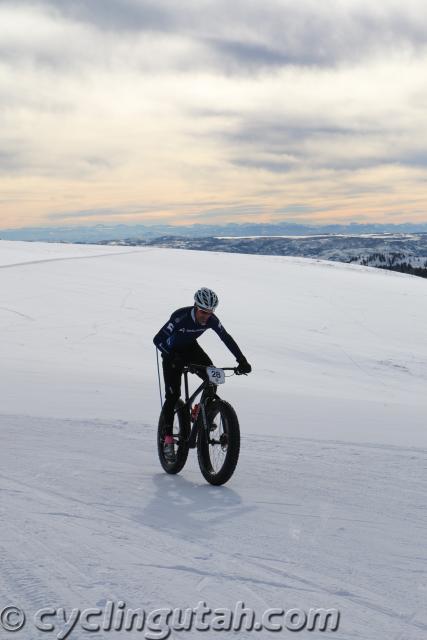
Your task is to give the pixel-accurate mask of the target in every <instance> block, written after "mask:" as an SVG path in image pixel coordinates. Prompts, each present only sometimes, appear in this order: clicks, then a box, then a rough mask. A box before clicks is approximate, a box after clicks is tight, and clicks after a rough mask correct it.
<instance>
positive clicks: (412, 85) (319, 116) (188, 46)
mask: <svg viewBox="0 0 427 640" xmlns="http://www.w3.org/2000/svg"><path fill="white" fill-rule="evenodd" d="M426 66H427V6H426V5H425V2H424V0H423V1H421V0H407V1H406V2H405V4H404V5H401V4H400V3H398V2H397V1H396V0H383V1H382V2H380V3H373V2H372V1H369V2H368V0H345V1H344V0H325V2H319V1H318V0H316V1H315V0H300V1H299V2H295V0H263V1H261V0H233V2H229V1H228V0H227V1H226V0H197V1H196V0H187V1H186V2H184V3H183V2H182V1H178V0H157V1H156V2H154V0H151V1H149V0H90V1H86V0H84V1H83V0H73V1H70V0H13V1H12V0H7V1H1V0H0V134H1V136H2V151H1V153H0V189H1V190H2V191H4V190H7V193H8V198H9V197H11V198H13V197H15V201H16V207H15V209H14V211H16V212H19V211H20V209H19V207H20V206H22V205H21V204H20V202H21V200H20V198H21V194H22V182H20V180H22V178H26V179H27V178H28V179H30V180H31V186H32V191H31V194H34V198H35V199H37V202H39V205H38V208H37V215H45V214H48V215H49V216H53V218H52V219H56V220H59V219H61V216H65V218H66V219H72V218H73V217H75V218H76V219H79V220H80V219H82V218H88V219H90V220H97V219H100V220H101V219H102V217H103V216H105V217H108V219H112V218H114V216H117V217H118V218H121V217H122V216H126V215H128V216H132V217H135V218H137V217H138V216H141V218H143V217H144V216H148V215H151V213H150V212H154V213H153V216H158V219H159V220H161V218H162V216H165V217H166V216H169V217H170V218H173V217H174V216H175V218H176V219H177V220H179V221H182V222H184V221H185V220H186V219H191V220H192V221H194V220H197V219H198V218H200V219H203V218H204V217H205V216H206V217H208V218H209V219H215V216H218V217H219V218H221V219H225V218H226V216H227V215H228V216H230V218H231V219H232V218H233V217H238V219H239V220H240V219H244V218H245V216H246V217H247V218H248V219H249V218H253V217H254V216H256V215H261V213H260V212H263V213H262V215H268V211H269V212H270V214H271V215H277V214H275V213H274V212H276V211H282V212H283V215H284V216H286V215H288V214H289V215H290V210H288V208H287V207H288V206H291V205H292V203H296V202H298V203H301V205H305V206H307V207H309V210H308V211H307V215H310V212H314V211H317V212H319V211H320V212H322V215H323V209H322V206H323V205H322V203H323V202H325V199H326V200H327V201H328V202H332V196H330V194H334V196H333V198H334V199H333V207H334V210H335V211H341V212H343V213H342V215H344V213H345V211H347V210H348V209H349V208H351V210H352V211H353V212H354V199H356V198H357V197H358V193H359V195H360V194H362V195H363V197H364V199H363V198H362V195H360V198H361V199H363V205H364V206H367V207H368V210H369V213H368V214H367V215H371V212H372V211H374V210H375V211H379V210H380V195H381V193H383V194H386V195H384V198H385V199H384V200H383V202H384V203H385V202H386V196H387V198H389V199H391V198H392V197H394V198H395V202H394V203H393V207H392V206H391V202H388V201H387V204H385V205H384V206H386V207H388V208H389V209H390V210H393V211H395V210H396V209H397V200H398V198H400V199H401V200H402V201H403V199H404V197H405V194H406V193H407V192H409V191H410V192H411V193H414V194H415V195H414V198H417V210H419V208H420V201H422V199H423V197H424V199H425V196H423V193H424V191H425V188H424V184H425V167H426V154H425V151H424V150H425V148H426V145H427V131H426V128H425V108H426V104H427V94H426V91H425V68H426ZM390 176H393V177H394V180H393V181H391V179H390ZM396 176H398V178H396ZM51 193H54V194H55V196H54V197H55V200H54V201H52V198H51ZM365 196H366V197H365ZM316 198H317V204H316V202H314V200H315V199H316ZM369 198H371V199H370V200H369ZM374 200H375V206H374V204H372V203H373V202H374ZM140 203H143V206H142V207H140V206H139V205H140ZM146 203H150V208H149V209H148V208H145V207H146ZM208 203H211V204H208ZM248 203H249V204H248ZM151 205H152V206H151ZM317 205H319V206H320V208H319V206H317ZM368 205H369V206H368ZM26 206H28V216H31V215H35V213H33V212H35V211H36V209H35V208H34V209H33V208H31V202H30V198H28V203H27V205H26ZM330 206H332V205H330ZM414 206H415V205H414ZM426 208H427V207H426ZM10 210H12V208H10ZM8 211H9V209H8ZM43 212H44V213H43ZM62 212H64V213H62ZM0 215H1V212H0ZM3 215H9V213H8V212H6V214H3ZM295 215H297V213H295ZM325 215H326V213H325ZM70 216H71V218H70Z"/></svg>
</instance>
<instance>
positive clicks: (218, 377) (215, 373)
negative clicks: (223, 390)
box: [206, 367, 225, 384]
mask: <svg viewBox="0 0 427 640" xmlns="http://www.w3.org/2000/svg"><path fill="white" fill-rule="evenodd" d="M206 371H207V372H208V377H209V380H210V382H213V383H214V384H224V382H225V374H224V371H223V370H222V369H217V368H216V367H207V368H206Z"/></svg>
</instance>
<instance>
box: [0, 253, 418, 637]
mask: <svg viewBox="0 0 427 640" xmlns="http://www.w3.org/2000/svg"><path fill="white" fill-rule="evenodd" d="M199 286H210V287H212V288H213V289H215V290H216V291H217V292H218V294H219V296H220V306H219V308H218V315H219V317H220V318H221V320H222V322H223V324H224V325H225V327H226V328H227V330H228V331H229V332H230V333H231V334H232V335H233V336H234V338H235V339H236V340H237V342H238V343H239V345H240V346H241V348H242V350H243V351H244V353H245V354H246V355H247V357H248V360H249V361H250V362H251V363H252V364H253V368H254V371H253V374H252V375H251V376H248V377H247V378H245V377H239V378H231V379H230V380H228V381H227V384H226V385H225V387H224V388H222V389H221V392H222V395H223V396H224V397H226V398H227V399H228V400H230V401H231V402H232V403H233V405H234V406H235V408H236V410H237V412H238V415H239V418H240V422H241V429H242V452H241V458H240V460H239V465H238V467H237V470H236V473H235V475H234V476H233V478H232V479H231V481H230V482H229V483H228V485H226V486H224V487H210V486H209V485H207V484H206V483H205V482H204V480H203V478H202V476H201V474H200V472H199V471H198V468H197V465H196V461H195V459H194V458H195V456H194V454H190V459H189V462H188V465H187V466H186V468H185V469H184V470H183V471H182V473H181V474H180V475H179V476H175V477H172V476H167V475H165V474H164V473H163V472H162V470H161V468H160V466H159V463H158V461H157V453H156V448H155V432H156V420H157V415H158V412H159V396H158V383H157V372H156V362H155V351H154V347H153V344H152V336H153V335H154V333H155V332H156V331H157V330H158V328H159V327H160V325H161V324H163V323H164V322H165V321H166V320H167V318H168V316H169V313H170V312H171V311H172V310H173V309H175V308H177V307H179V306H184V305H186V304H191V300H192V294H193V292H194V290H195V289H196V288H198V287H199ZM0 294H1V297H0V329H1V335H2V338H3V339H2V341H1V343H0V344H1V346H0V384H1V389H2V392H1V408H0V413H1V415H0V429H1V434H2V439H1V442H2V445H1V447H0V465H1V466H0V509H1V512H2V514H1V515H2V520H1V522H2V527H1V535H0V610H1V609H2V607H4V606H6V605H10V604H13V605H16V606H19V607H22V608H23V609H25V610H26V613H27V623H26V626H25V627H24V629H22V630H21V631H19V632H15V633H11V632H10V633H6V635H5V637H7V638H8V637H11V638H12V637H13V638H25V639H26V638H30V639H33V638H39V637H43V638H49V637H56V636H57V634H58V633H59V631H60V625H59V622H57V624H56V628H55V631H52V633H47V632H41V631H38V630H37V629H35V627H34V625H33V622H32V616H33V614H34V612H35V611H37V610H38V609H40V608H41V607H48V606H51V607H60V606H64V607H65V608H66V611H67V612H68V611H71V610H72V609H73V607H74V608H81V609H84V608H88V607H105V606H106V602H108V601H114V602H115V603H118V602H119V601H120V600H122V601H124V602H125V603H126V606H128V607H132V608H136V607H142V608H144V610H145V611H146V612H149V611H152V610H154V609H156V608H159V607H166V606H172V607H195V606H196V605H197V603H198V602H199V601H200V600H204V601H205V602H206V603H207V605H208V606H209V607H211V608H215V607H230V608H231V609H234V607H235V605H236V603H237V602H238V601H241V600H243V601H244V602H245V605H246V607H253V608H254V609H255V611H256V612H257V615H258V616H259V617H261V615H262V612H263V611H265V610H267V609H269V608H272V607H279V608H281V607H283V608H284V609H286V610H289V609H292V608H299V609H301V610H305V611H308V610H309V609H310V608H317V607H324V608H336V609H339V610H340V612H341V618H340V624H339V629H338V631H336V632H335V633H333V634H332V635H333V637H334V638H339V639H345V640H347V639H348V640H350V639H352V638H360V639H363V640H369V639H371V638H372V640H374V639H375V640H377V639H387V640H388V639H392V640H393V639H395V640H397V639H398V638H399V639H400V640H403V639H405V640H408V639H411V640H413V639H417V640H418V639H420V640H421V638H423V639H424V638H425V637H426V636H427V615H426V611H427V581H426V563H425V546H426V534H427V518H426V508H425V507H426V499H425V496H426V490H427V474H426V466H427V465H426V458H427V456H426V454H427V428H426V422H427V420H426V417H427V400H426V393H425V388H426V382H427V343H426V338H425V326H426V318H427V289H426V281H425V280H422V279H421V278H415V277H411V276H404V275H400V274H396V273H392V272H385V271H378V270H375V269H370V268H364V267H359V266H353V265H342V264H339V263H328V262H323V261H314V260H308V259H297V258H283V257H272V256H271V257H270V256H253V255H242V254H219V253H218V254H216V253H203V252H199V251H194V252H193V251H180V250H172V249H171V250H168V249H144V248H132V249H130V248H129V247H126V248H123V247H122V248H119V247H114V248H113V247H100V246H79V245H51V244H46V245H45V244H36V243H31V244H28V243H18V242H15V243H12V242H0ZM201 344H202V346H204V348H206V349H207V350H208V351H209V353H210V354H211V356H212V357H213V359H214V361H215V363H216V364H217V365H233V364H234V362H233V358H232V357H231V355H230V354H228V352H227V350H226V349H225V347H224V346H223V345H222V343H221V342H219V341H218V338H217V337H216V336H215V334H212V335H207V334H205V335H204V336H203V337H202V339H201ZM55 620H56V619H55ZM62 624H63V623H62ZM146 631H147V630H146V629H145V630H144V631H142V632H137V631H134V632H133V633H132V632H126V631H122V632H118V631H117V632H114V631H110V632H107V631H100V632H99V633H95V632H89V631H84V629H83V628H82V627H80V626H79V625H78V624H76V627H75V628H74V629H73V630H72V632H71V633H70V635H69V636H68V637H71V638H89V637H90V638H110V637H111V638H112V637H127V638H133V637H135V638H140V637H144V634H145V633H146ZM212 634H214V635H215V633H214V632H213V631H211V632H209V636H210V637H211V636H212ZM281 634H284V635H286V634H291V632H290V631H288V630H283V631H282V632H281ZM239 635H240V637H242V638H246V637H247V638H252V637H262V638H264V637H277V635H278V634H277V633H272V632H268V631H266V630H265V629H264V630H263V631H262V632H257V631H252V632H249V631H240V632H239ZM328 635H330V633H328V632H324V633H321V632H315V631H314V632H308V631H307V630H306V631H300V632H299V634H298V637H300V638H314V637H325V636H328ZM0 637H3V636H1V630H0ZM171 637H180V638H183V637H206V633H204V634H203V633H202V632H198V631H196V630H195V629H194V630H193V631H192V632H187V633H185V632H177V631H174V632H172V635H171Z"/></svg>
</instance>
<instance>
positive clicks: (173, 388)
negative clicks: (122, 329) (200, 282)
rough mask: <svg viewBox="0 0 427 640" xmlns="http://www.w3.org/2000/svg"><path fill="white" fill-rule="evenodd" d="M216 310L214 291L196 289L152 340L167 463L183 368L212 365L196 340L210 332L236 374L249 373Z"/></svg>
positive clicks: (248, 367) (169, 455) (216, 299)
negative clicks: (159, 372) (159, 364)
mask: <svg viewBox="0 0 427 640" xmlns="http://www.w3.org/2000/svg"><path fill="white" fill-rule="evenodd" d="M217 306H218V296H217V295H216V293H215V292H214V291H212V290H211V289H208V288H207V287H202V288H201V289H198V290H197V291H196V293H195V294H194V306H191V307H182V308H180V309H177V310H176V311H174V312H173V313H172V315H171V317H170V319H169V320H168V321H167V323H166V324H165V325H164V326H163V327H162V328H161V329H160V331H159V332H158V333H157V334H156V335H155V336H154V339H153V342H154V344H155V345H156V347H157V349H158V350H159V351H160V352H161V354H162V361H163V377H164V381H165V396H166V397H165V402H164V405H163V418H164V423H165V442H164V454H165V458H166V459H167V460H169V461H171V462H173V461H174V460H175V452H174V442H173V437H172V424H173V415H174V409H175V404H176V402H177V401H178V399H179V397H180V395H181V376H182V370H183V368H184V366H185V365H186V364H190V363H191V364H199V365H206V366H209V365H211V364H212V360H211V359H210V358H209V356H208V354H207V353H206V352H205V351H203V349H202V347H201V346H200V345H199V343H198V342H197V339H198V338H200V336H201V335H202V334H203V333H204V332H205V331H206V329H213V330H214V331H215V333H217V334H218V336H219V337H220V338H221V340H222V341H223V343H224V344H225V345H226V347H227V348H228V349H229V350H230V351H231V353H232V354H233V355H234V357H235V358H236V360H237V362H238V365H239V366H238V371H239V373H250V372H251V371H252V367H251V365H250V364H249V362H248V361H247V360H246V358H245V356H244V355H243V353H242V352H241V351H240V349H239V347H238V345H237V343H236V342H235V341H234V339H233V338H232V337H231V335H230V334H229V333H227V331H226V330H225V329H224V327H223V326H222V324H221V323H220V321H219V319H218V318H217V316H216V315H215V314H214V311H215V309H216V307H217ZM197 375H199V377H200V378H202V379H205V378H206V374H204V373H202V372H200V373H198V374H197Z"/></svg>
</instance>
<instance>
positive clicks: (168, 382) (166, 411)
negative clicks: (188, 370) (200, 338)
mask: <svg viewBox="0 0 427 640" xmlns="http://www.w3.org/2000/svg"><path fill="white" fill-rule="evenodd" d="M175 354H176V355H179V357H180V358H182V365H181V366H176V365H175V363H174V361H173V358H174V355H175ZM175 354H171V355H170V356H162V358H163V377H164V380H165V395H166V399H165V402H164V404H163V418H164V423H165V434H166V435H171V434H172V424H173V414H174V409H175V404H176V403H177V401H178V399H179V397H180V396H181V376H182V368H183V366H184V365H185V364H200V365H205V366H209V365H211V364H212V360H211V359H210V358H209V356H208V354H207V353H206V352H205V351H203V349H202V347H201V346H200V345H199V343H198V342H193V344H191V345H189V346H188V347H186V348H185V349H180V350H179V351H176V352H175ZM197 375H198V376H199V378H202V380H205V379H206V377H207V376H206V374H204V373H202V372H198V373H197Z"/></svg>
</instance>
